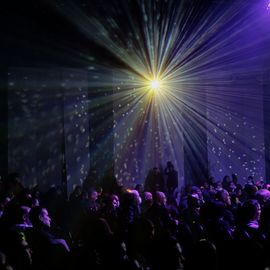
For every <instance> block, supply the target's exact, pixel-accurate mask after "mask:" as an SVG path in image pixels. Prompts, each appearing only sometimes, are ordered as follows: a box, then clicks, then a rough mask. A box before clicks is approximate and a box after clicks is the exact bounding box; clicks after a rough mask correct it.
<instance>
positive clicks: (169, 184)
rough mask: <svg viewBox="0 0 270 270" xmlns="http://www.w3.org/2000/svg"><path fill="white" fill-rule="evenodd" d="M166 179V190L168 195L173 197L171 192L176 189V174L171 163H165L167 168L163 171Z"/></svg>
mask: <svg viewBox="0 0 270 270" xmlns="http://www.w3.org/2000/svg"><path fill="white" fill-rule="evenodd" d="M164 174H165V177H166V189H167V193H168V195H173V192H174V190H175V189H176V188H178V172H177V171H176V170H175V169H174V166H173V164H172V162H171V161H168V162H167V167H166V168H165V169H164Z"/></svg>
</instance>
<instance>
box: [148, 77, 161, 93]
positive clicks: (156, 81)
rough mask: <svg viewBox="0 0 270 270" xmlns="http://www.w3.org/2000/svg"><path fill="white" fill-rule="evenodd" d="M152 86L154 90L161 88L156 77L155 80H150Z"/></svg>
mask: <svg viewBox="0 0 270 270" xmlns="http://www.w3.org/2000/svg"><path fill="white" fill-rule="evenodd" d="M150 87H151V89H153V90H158V89H159V88H160V81H159V80H157V79H155V80H153V81H151V82H150Z"/></svg>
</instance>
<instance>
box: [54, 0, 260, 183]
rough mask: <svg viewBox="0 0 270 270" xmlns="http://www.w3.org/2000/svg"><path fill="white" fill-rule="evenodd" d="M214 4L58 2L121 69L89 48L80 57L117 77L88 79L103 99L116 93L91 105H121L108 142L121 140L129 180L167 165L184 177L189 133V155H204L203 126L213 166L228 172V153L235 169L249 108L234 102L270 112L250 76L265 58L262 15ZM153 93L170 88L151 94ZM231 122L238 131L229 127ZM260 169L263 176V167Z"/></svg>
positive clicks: (121, 161)
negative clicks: (224, 159) (225, 158)
mask: <svg viewBox="0 0 270 270" xmlns="http://www.w3.org/2000/svg"><path fill="white" fill-rule="evenodd" d="M206 2H207V1H206ZM210 2H211V1H208V2H207V3H208V4H205V1H141V0H138V1H134V0H130V1H128V0H121V1H119V0H117V1H107V2H106V1H105V2H104V1H91V8H89V7H88V6H83V5H82V6H78V5H76V4H72V5H71V4H69V5H68V4H63V5H59V6H58V10H59V11H60V12H62V13H64V15H65V16H66V17H67V18H68V19H69V20H70V21H71V22H72V23H73V24H74V25H76V27H77V28H78V29H80V31H81V32H83V33H84V34H85V36H86V37H87V38H88V39H89V40H91V41H92V42H95V43H96V44H98V46H100V47H102V48H104V50H106V52H109V53H110V54H111V55H112V56H113V57H114V58H116V59H119V61H121V63H122V64H123V65H122V66H119V65H118V66H113V65H112V64H111V63H110V64H109V63H108V64H107V63H105V64H100V63H96V62H95V56H94V54H93V53H92V52H91V51H89V52H84V53H83V52H80V55H79V57H80V59H82V60H83V62H84V63H88V65H89V66H91V65H92V64H93V63H94V64H96V65H97V66H98V65H102V68H106V69H107V70H108V74H109V73H110V72H111V71H112V72H113V79H112V80H109V79H108V78H105V77H104V76H103V74H102V73H100V74H99V75H98V76H99V77H98V79H97V80H92V81H91V80H89V81H90V84H91V85H90V86H91V89H102V91H104V93H107V92H108V89H114V91H112V92H111V95H106V96H102V97H101V98H98V97H96V98H94V99H93V100H91V103H90V102H89V106H96V104H99V105H100V104H101V105H102V110H105V109H106V104H107V103H109V102H111V101H112V100H113V103H114V108H113V116H114V122H113V123H114V124H113V130H112V134H108V136H110V135H111V136H113V137H114V145H115V148H114V151H115V170H116V174H117V177H118V180H119V181H122V182H123V183H124V184H126V183H128V182H129V183H130V181H134V182H136V181H138V182H142V181H143V179H144V177H145V175H146V173H147V172H148V170H149V168H151V167H153V166H155V165H158V164H165V163H166V161H167V160H171V161H172V163H173V164H174V165H175V167H176V168H177V169H178V171H179V178H180V180H181V181H182V179H183V171H184V170H183V166H184V165H183V160H184V157H183V156H184V146H183V140H184V137H185V140H187V142H186V147H187V148H188V149H186V150H185V151H190V153H191V154H190V155H192V153H196V154H197V155H198V156H197V160H200V159H203V156H202V157H201V156H200V153H201V149H200V146H201V145H202V141H201V140H202V139H201V137H200V136H198V135H197V133H196V132H195V131H194V130H195V127H196V128H197V129H201V130H204V128H205V126H206V125H207V130H208V133H207V134H208V145H209V149H210V150H209V151H210V153H209V155H210V154H211V155H210V156H212V157H213V158H212V160H213V163H211V164H212V165H211V166H212V167H211V169H212V170H215V171H217V173H220V174H223V173H224V168H223V167H221V165H220V163H217V162H218V160H219V158H220V156H221V155H224V156H225V155H226V156H229V157H230V161H229V162H231V163H232V164H233V163H235V162H236V161H238V160H239V159H237V158H238V157H235V156H234V155H235V154H233V153H232V152H231V151H233V150H232V149H233V146H234V142H235V141H237V140H239V141H241V139H243V138H244V137H245V136H246V134H250V132H244V131H243V129H242V131H243V134H242V135H243V137H242V135H239V136H238V137H237V134H239V133H238V130H236V131H235V129H236V127H237V125H238V122H239V121H240V120H241V121H242V118H243V117H244V116H243V111H245V110H242V111H241V110H238V108H237V106H236V104H238V103H237V102H239V103H241V102H242V100H243V96H244V97H248V98H252V97H253V98H254V99H255V100H256V102H251V103H250V104H249V109H250V111H251V109H252V108H255V109H256V108H260V107H262V106H260V104H258V102H259V100H258V99H256V89H254V87H255V88H256V86H252V85H253V84H252V83H250V80H251V78H253V77H254V74H257V73H258V71H259V66H260V65H261V62H260V61H261V60H262V59H264V52H263V50H261V51H260V50H259V47H260V44H261V43H262V40H263V38H264V37H263V35H261V34H260V32H258V31H256V29H257V28H256V27H257V25H258V22H259V18H260V16H258V15H256V9H254V8H252V7H251V6H249V4H246V3H245V2H248V1H228V2H229V3H225V2H226V1H225V2H224V1H220V3H219V1H213V3H211V4H210ZM250 2H253V1H250ZM254 2H256V1H254ZM89 12H90V13H91V14H89ZM251 35H252V38H250V36H251ZM94 64H93V65H94ZM96 70H97V72H98V68H96ZM149 74H152V75H153V74H155V76H154V77H153V76H151V75H149ZM255 77H256V75H255ZM151 78H152V79H151ZM153 78H154V79H153ZM160 78H162V79H160ZM238 78H240V79H239V80H240V82H239V81H237V83H235V80H237V79H238ZM241 78H243V79H241ZM252 87H253V88H252ZM149 88H151V89H154V90H158V89H159V90H162V91H157V92H158V95H151V91H149ZM146 90H148V91H146ZM164 97H166V98H164ZM235 100H239V101H237V102H236V101H235ZM235 102H236V103H235ZM206 104H207V108H206ZM231 106H232V107H233V106H235V107H233V108H232V109H231V110H232V111H233V110H234V108H236V110H235V111H234V112H232V115H229V116H227V114H226V113H227V111H228V110H229V109H228V108H230V107H231ZM224 117H225V118H226V117H227V118H228V119H230V120H228V121H230V123H229V124H230V125H231V126H232V128H228V129H227V126H228V123H227V124H226V123H225V122H224V121H223V120H222V119H224ZM227 118H226V119H227ZM239 119H240V120H239ZM243 122H244V120H243ZM103 124H104V125H106V124H107V123H106V121H104V123H100V125H103ZM226 125H227V126H226ZM250 125H252V124H250ZM255 129H256V128H255ZM236 137H237V138H236ZM224 138H226V140H225V139H224ZM223 139H224V140H225V141H226V147H227V148H226V149H225V148H223V147H224V144H225V143H224V141H223ZM245 140H247V138H246V137H245ZM253 141H254V140H253ZM229 142H230V143H229ZM254 143H255V141H254ZM256 143H258V142H256ZM230 144H232V145H230ZM240 145H241V144H240ZM251 148H252V147H250V149H251ZM100 149H101V150H100V151H101V152H102V150H103V148H102V147H101V148H100ZM242 150H243V149H242ZM242 150H241V151H242ZM228 151H229V152H228ZM241 151H240V152H241ZM258 151H259V150H258ZM257 154H258V156H260V152H258V153H257ZM252 155H254V151H253V153H252ZM239 156H240V154H239ZM231 157H232V158H231ZM235 159H236V161H235ZM242 159H243V158H242V156H241V161H242ZM255 159H256V158H254V160H255ZM259 159H260V158H259V157H258V159H257V160H259ZM252 164H253V163H252ZM228 166H229V165H228ZM245 166H246V165H245ZM245 166H244V167H243V170H244V169H245V168H246V167H245ZM254 168H255V169H254ZM241 170H242V167H241ZM252 170H253V171H254V173H259V172H258V170H259V166H258V167H256V166H255V165H254V166H253V167H252Z"/></svg>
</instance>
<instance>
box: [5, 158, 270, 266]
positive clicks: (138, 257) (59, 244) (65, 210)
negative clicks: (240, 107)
mask: <svg viewBox="0 0 270 270" xmlns="http://www.w3.org/2000/svg"><path fill="white" fill-rule="evenodd" d="M269 267H270V191H269V186H268V185H267V184H266V183H264V182H263V181H258V182H256V181H254V180H253V178H252V177H249V179H248V181H247V182H246V183H245V184H243V185H241V184H239V183H238V181H237V176H236V175H232V176H225V177H224V178H223V180H221V181H215V180H214V179H213V178H210V179H207V180H206V181H204V182H203V183H202V184H201V186H185V187H178V180H177V171H176V170H175V169H174V167H173V165H172V163H171V162H168V163H167V167H166V169H165V170H164V172H159V171H158V169H157V168H153V169H152V170H150V172H149V174H148V175H147V177H146V179H145V182H144V184H137V185H136V186H134V188H133V189H128V188H125V187H123V186H120V185H119V184H118V183H117V180H116V178H115V177H114V175H113V171H109V172H108V173H107V174H105V176H104V178H103V179H102V180H101V181H97V179H95V177H94V175H92V176H91V177H89V179H88V180H87V181H85V182H84V184H83V185H77V186H76V187H75V188H74V190H73V192H72V193H71V194H70V195H69V196H68V198H67V197H66V196H65V193H64V192H63V190H62V188H61V187H60V186H53V187H51V188H50V189H49V190H48V191H47V192H45V193H42V192H40V191H39V190H38V187H34V188H31V189H30V188H27V187H24V186H23V185H22V184H21V182H20V179H19V177H18V175H17V174H12V175H9V176H8V177H7V179H4V180H3V181H1V183H0V269H6V270H7V269H9V270H12V269H13V270H17V269H18V270H26V269H30V270H37V269H38V270H43V269H44V270H45V269H46V270H49V269H50V270H53V269H97V270H106V269H119V270H167V269H168V270H191V269H194V270H196V269H208V270H212V269H213V270H214V269H217V270H223V269H224V270H225V269H226V270H227V269H253V270H255V269H256V270H266V269H269Z"/></svg>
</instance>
